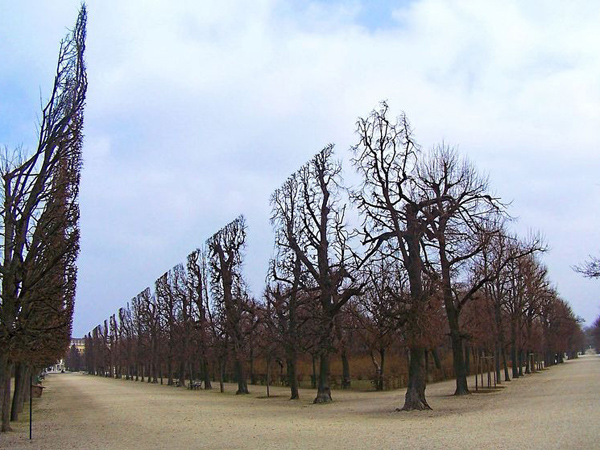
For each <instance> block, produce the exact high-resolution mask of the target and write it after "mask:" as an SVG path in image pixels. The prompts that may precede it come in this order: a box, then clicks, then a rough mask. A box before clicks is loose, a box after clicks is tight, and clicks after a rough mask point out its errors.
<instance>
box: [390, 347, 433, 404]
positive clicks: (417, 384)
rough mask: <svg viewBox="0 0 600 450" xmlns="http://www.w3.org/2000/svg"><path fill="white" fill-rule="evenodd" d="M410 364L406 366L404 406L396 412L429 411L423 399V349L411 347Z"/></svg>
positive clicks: (424, 385)
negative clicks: (406, 381) (406, 379)
mask: <svg viewBox="0 0 600 450" xmlns="http://www.w3.org/2000/svg"><path fill="white" fill-rule="evenodd" d="M409 352H410V353H409V358H410V362H409V364H408V388H407V390H406V396H405V398H404V406H403V407H402V409H397V411H414V410H418V411H422V410H425V409H431V407H430V406H429V405H428V404H427V400H426V399H425V388H426V386H427V380H426V378H425V361H424V360H425V358H424V356H425V349H423V348H421V347H411V348H410V350H409Z"/></svg>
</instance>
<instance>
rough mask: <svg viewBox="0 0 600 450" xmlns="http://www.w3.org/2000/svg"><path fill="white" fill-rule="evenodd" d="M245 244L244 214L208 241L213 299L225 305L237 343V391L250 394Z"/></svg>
mask: <svg viewBox="0 0 600 450" xmlns="http://www.w3.org/2000/svg"><path fill="white" fill-rule="evenodd" d="M245 244H246V224H245V221H244V217H243V216H240V217H238V218H237V219H235V220H234V221H233V222H231V223H229V224H228V225H226V226H225V227H224V228H222V229H221V230H219V231H218V232H217V233H216V234H214V235H213V236H212V237H211V238H210V239H209V240H208V241H207V247H208V249H209V252H210V272H211V288H212V293H213V300H214V301H215V302H218V303H219V304H220V306H221V307H222V310H223V312H224V319H225V320H226V327H227V334H228V336H229V337H230V338H231V342H232V345H233V353H234V358H235V376H236V380H237V383H238V390H237V392H236V394H248V384H247V380H246V367H245V365H246V357H247V355H246V351H245V350H246V348H245V342H244V330H243V319H244V316H245V313H246V312H247V305H246V300H247V298H246V296H245V286H244V280H243V277H242V272H241V269H242V263H243V249H244V246H245Z"/></svg>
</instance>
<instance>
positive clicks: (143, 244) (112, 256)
mask: <svg viewBox="0 0 600 450" xmlns="http://www.w3.org/2000/svg"><path fill="white" fill-rule="evenodd" d="M79 4H80V2H79V0H53V1H52V2H46V1H40V0H37V1H34V0H20V1H18V2H15V1H8V0H0V61H2V64H1V65H0V145H5V146H8V147H9V148H13V147H17V146H23V148H25V149H30V150H32V149H33V148H34V146H35V142H36V131H37V125H38V123H39V117H40V109H41V108H40V105H41V103H43V102H44V101H45V100H47V99H48V96H49V94H50V89H51V86H52V81H53V74H54V70H55V67H56V57H57V54H58V48H59V42H60V40H61V39H62V38H63V37H64V36H65V34H66V33H67V30H68V29H69V28H72V27H73V25H74V23H75V20H76V16H77V12H78V8H79ZM598 23H600V5H599V4H598V2H597V1H596V0H589V1H585V0H581V1H578V0H573V1H569V2H565V1H562V0H557V1H553V0H549V1H545V2H543V3H538V2H529V1H525V0H523V1H511V0H502V1H486V2H474V1H468V0H462V1H461V0H409V1H406V0H404V1H383V0H381V1H368V0H355V1H351V0H348V1H312V2H311V1H306V2H298V1H292V0H288V1H284V0H254V1H252V2H248V1H241V0H239V1H236V0H218V1H216V0H215V1H213V0H203V1H201V2H194V1H183V0H154V1H152V2H147V1H141V0H128V1H123V0H118V1H117V0H103V1H89V3H88V36H87V49H86V61H87V73H88V78H89V88H88V96H87V106H86V111H85V144H84V149H83V158H84V168H83V173H82V181H81V183H82V184H81V194H80V206H81V223H80V225H81V253H80V256H79V260H78V266H79V274H78V289H77V298H76V307H75V316H74V324H73V336H77V337H79V336H83V335H84V334H86V333H87V332H89V331H91V329H92V328H93V327H95V326H96V325H97V324H99V323H100V322H101V321H103V320H104V319H107V318H108V317H109V316H110V315H111V314H113V313H115V312H116V311H117V310H118V308H120V307H122V306H124V305H125V304H126V303H127V302H128V301H129V300H130V299H131V298H132V297H134V296H135V295H136V294H137V293H139V292H140V291H142V290H143V289H144V288H145V287H147V286H153V283H154V280H156V279H157V278H158V277H159V276H160V275H161V274H163V273H164V272H165V271H167V270H169V269H170V268H171V267H173V266H174V265H176V264H178V263H180V262H184V261H185V257H186V255H187V254H188V253H190V252H191V251H192V250H194V249H195V248H196V247H198V246H200V245H202V244H203V242H204V241H205V240H206V239H207V238H208V237H210V236H211V235H212V234H213V233H215V232H216V231H217V230H218V229H220V228H221V227H222V226H224V225H225V224H226V223H228V222H229V221H231V220H233V219H234V218H235V217H236V216H238V215H239V214H244V215H245V216H246V219H247V224H248V246H247V249H246V260H245V261H246V262H245V274H246V277H247V278H248V282H249V285H250V288H251V291H252V293H253V294H254V295H255V296H257V297H259V296H260V295H261V292H262V290H263V285H264V279H265V274H266V270H267V263H268V260H269V258H270V256H271V255H272V252H273V239H274V238H273V232H272V227H271V225H270V223H269V215H270V206H269V197H270V194H271V193H272V192H273V191H274V190H275V189H276V188H277V187H279V186H280V185H281V184H282V183H283V181H284V180H285V179H286V178H287V176H288V175H289V174H291V173H292V172H294V171H295V170H297V169H298V168H299V167H300V166H301V165H302V164H303V163H304V162H306V161H307V160H308V159H309V158H310V157H311V156H312V155H314V154H315V153H316V152H318V151H319V150H321V149H322V148H323V147H324V146H325V145H327V144H328V143H334V144H335V146H336V147H335V148H336V155H337V157H338V158H340V159H344V160H347V158H348V154H349V148H350V146H351V145H353V144H355V143H356V141H357V137H356V135H355V129H356V120H357V118H358V117H365V116H366V115H368V114H369V112H370V111H371V110H372V109H373V108H375V107H377V105H378V103H379V102H380V101H382V100H386V101H387V102H388V103H389V105H390V109H391V112H392V114H393V115H399V114H401V113H402V112H404V113H406V115H407V116H408V118H409V120H410V122H411V124H412V126H413V128H414V132H415V137H416V140H417V141H418V142H419V144H420V145H421V147H422V148H423V149H428V148H431V147H433V146H435V145H436V144H439V143H441V142H444V143H446V144H448V145H450V146H453V147H456V148H457V149H458V150H459V152H460V153H461V154H462V155H465V156H466V157H468V158H469V159H470V160H471V162H472V163H473V164H474V165H475V166H476V167H477V168H478V170H479V171H480V172H481V173H483V174H487V175H488V176H489V179H490V185H491V189H492V191H493V193H495V194H496V195H497V196H499V197H501V198H502V200H503V201H505V202H510V203H511V204H510V208H509V213H510V214H511V216H513V217H514V218H516V219H517V220H516V221H515V223H514V224H513V225H512V226H513V230H514V231H515V232H517V233H519V234H520V235H522V236H526V235H527V234H529V233H540V234H541V235H542V236H544V238H545V240H546V243H547V245H548V247H549V250H548V252H547V253H546V254H545V255H543V262H544V263H545V264H546V265H547V266H548V272H549V278H550V280H551V282H552V284H553V285H554V286H555V287H556V289H557V290H558V292H559V294H560V295H561V297H562V298H564V299H565V300H567V301H568V302H569V303H570V304H571V306H572V308H573V310H574V312H575V314H577V315H579V316H581V317H582V318H584V319H585V320H586V321H587V323H588V324H590V323H591V322H593V320H594V319H595V318H596V317H597V316H598V315H599V314H600V296H599V295H598V294H599V291H600V280H588V279H585V278H583V277H582V276H581V275H579V274H577V273H575V272H574V271H573V270H572V266H573V265H575V264H578V263H581V262H583V261H584V260H586V259H587V257H588V255H600V151H599V150H600V149H599V146H600V32H599V31H598ZM344 165H345V171H346V173H347V174H348V179H352V175H351V174H352V168H351V166H350V165H349V164H347V163H344Z"/></svg>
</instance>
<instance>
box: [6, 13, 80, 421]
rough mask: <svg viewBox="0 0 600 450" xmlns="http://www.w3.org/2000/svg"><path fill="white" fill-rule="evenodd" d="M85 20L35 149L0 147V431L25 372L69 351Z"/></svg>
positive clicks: (22, 388) (68, 44)
mask: <svg viewBox="0 0 600 450" xmlns="http://www.w3.org/2000/svg"><path fill="white" fill-rule="evenodd" d="M86 20H87V15H86V8H85V5H82V6H81V9H80V11H79V16H78V18H77V22H76V24H75V28H74V29H73V30H72V31H71V32H70V33H69V34H68V35H67V37H66V38H65V39H64V40H63V41H62V42H61V45H60V50H59V55H58V63H57V68H56V75H55V79H54V86H53V89H52V93H51V95H50V99H49V100H48V102H47V103H46V106H45V107H44V109H43V110H42V114H41V119H40V124H39V139H38V144H37V148H36V149H35V150H34V151H33V153H32V154H28V152H26V151H24V150H22V149H21V148H18V149H16V150H11V149H8V148H6V147H5V148H3V149H2V154H1V155H0V175H1V182H2V186H1V188H0V192H1V194H0V195H1V196H2V206H1V207H0V233H1V239H0V249H1V250H0V251H1V258H0V279H1V286H0V289H1V295H0V402H1V405H2V408H1V409H2V427H1V430H2V431H3V432H5V431H9V430H10V421H11V420H13V421H14V420H17V419H18V415H19V413H20V412H21V411H22V409H23V403H24V401H25V400H26V399H27V396H28V394H29V389H28V385H29V379H30V376H31V374H35V373H36V372H38V371H39V370H41V369H42V368H43V367H46V366H47V365H49V364H53V363H54V362H56V361H57V360H59V359H60V358H61V357H62V356H63V355H64V354H65V352H66V350H67V349H68V347H69V340H70V335H71V323H72V315H73V302H74V298H75V285H76V278H77V267H76V265H75V260H76V257H77V255H78V253H79V205H78V194H79V179H80V171H81V149H82V143H83V112H84V105H85V96H86V91H87V76H86V71H85V62H84V51H85V36H86ZM11 376H12V377H14V394H13V395H12V399H11Z"/></svg>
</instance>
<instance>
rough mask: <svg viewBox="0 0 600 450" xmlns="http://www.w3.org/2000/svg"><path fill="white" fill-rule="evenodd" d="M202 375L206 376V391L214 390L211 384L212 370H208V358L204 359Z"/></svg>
mask: <svg viewBox="0 0 600 450" xmlns="http://www.w3.org/2000/svg"><path fill="white" fill-rule="evenodd" d="M202 374H203V376H204V389H205V390H207V389H212V384H211V383H210V370H208V361H207V360H206V358H202Z"/></svg>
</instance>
